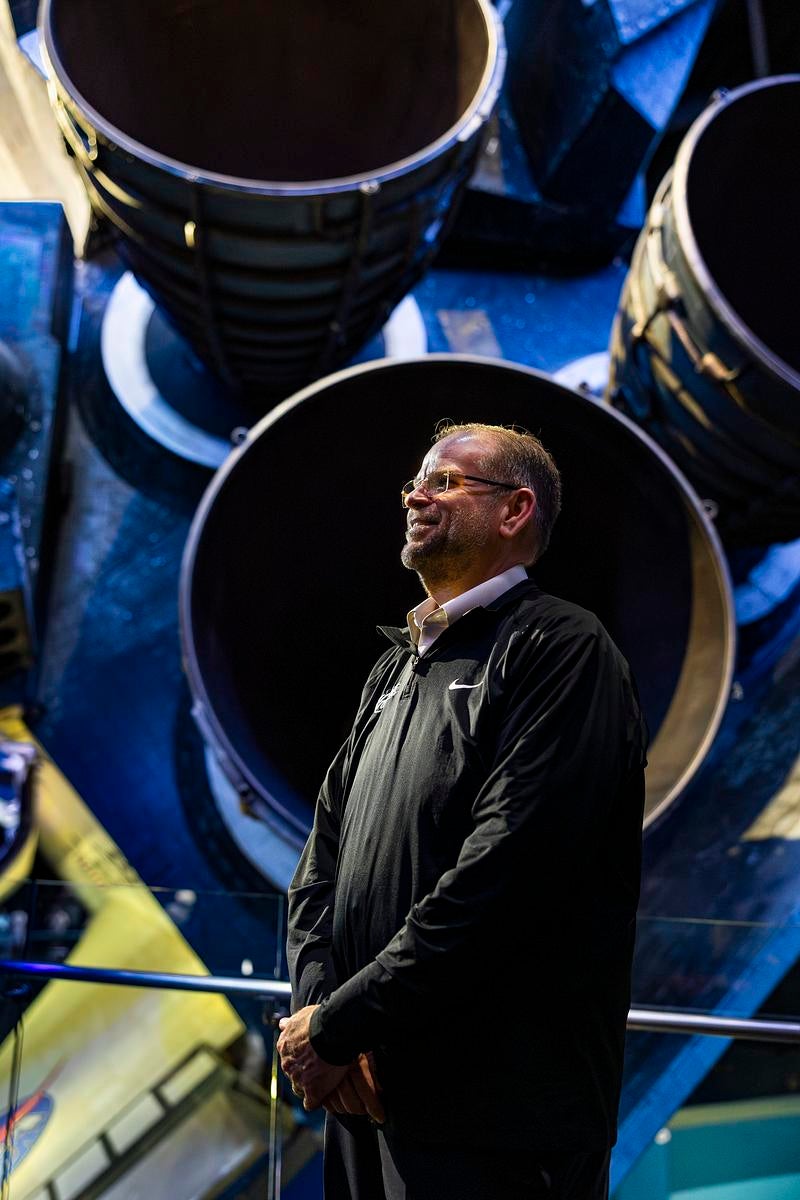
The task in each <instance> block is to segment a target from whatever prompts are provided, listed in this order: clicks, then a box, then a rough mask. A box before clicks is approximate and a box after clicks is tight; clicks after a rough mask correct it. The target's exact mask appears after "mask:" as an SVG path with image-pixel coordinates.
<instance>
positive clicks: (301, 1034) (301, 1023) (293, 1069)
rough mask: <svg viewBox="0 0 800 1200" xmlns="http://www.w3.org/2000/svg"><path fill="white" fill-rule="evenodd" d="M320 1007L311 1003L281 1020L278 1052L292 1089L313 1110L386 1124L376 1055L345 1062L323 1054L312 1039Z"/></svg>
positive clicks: (304, 1106)
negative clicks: (338, 1063) (330, 1060)
mask: <svg viewBox="0 0 800 1200" xmlns="http://www.w3.org/2000/svg"><path fill="white" fill-rule="evenodd" d="M317 1007H318V1005H316V1004H310V1005H308V1006H307V1007H306V1008H301V1009H300V1010H299V1012H296V1013H294V1014H293V1016H291V1017H282V1018H281V1021H280V1023H279V1024H280V1028H281V1035H280V1037H279V1038H278V1053H279V1054H280V1056H281V1067H282V1068H283V1070H284V1072H285V1074H286V1075H287V1076H288V1078H289V1080H290V1082H291V1084H292V1091H293V1092H294V1094H295V1095H296V1096H301V1097H302V1099H303V1108H305V1109H306V1110H307V1111H309V1112H310V1111H311V1110H312V1109H315V1108H320V1107H322V1108H324V1109H326V1111H327V1112H334V1113H337V1112H338V1113H349V1114H351V1115H352V1116H368V1117H372V1119H373V1121H377V1122H378V1123H379V1124H382V1123H383V1121H384V1120H385V1113H384V1109H383V1104H382V1102H381V1098H380V1085H379V1084H378V1081H377V1078H376V1075H375V1063H374V1060H373V1058H372V1055H371V1054H359V1056H358V1058H357V1059H355V1060H354V1061H353V1062H352V1063H348V1064H346V1065H345V1066H334V1065H333V1064H332V1063H327V1062H325V1060H324V1059H322V1058H320V1056H319V1055H318V1054H317V1052H316V1050H315V1049H314V1047H313V1046H312V1045H311V1039H310V1026H311V1015H312V1013H313V1012H314V1010H315V1009H316V1008H317Z"/></svg>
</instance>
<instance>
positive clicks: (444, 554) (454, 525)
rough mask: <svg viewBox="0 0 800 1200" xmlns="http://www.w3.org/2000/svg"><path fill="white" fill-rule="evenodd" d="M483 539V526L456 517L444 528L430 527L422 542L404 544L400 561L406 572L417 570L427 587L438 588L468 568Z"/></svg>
mask: <svg viewBox="0 0 800 1200" xmlns="http://www.w3.org/2000/svg"><path fill="white" fill-rule="evenodd" d="M484 540H485V530H484V527H483V523H482V522H480V523H479V522H478V520H477V518H474V519H470V517H468V516H466V515H465V514H458V515H457V516H456V515H454V516H453V517H452V518H451V520H450V521H449V523H448V524H447V525H442V524H441V523H440V522H437V523H435V524H433V525H432V527H431V528H430V529H429V531H428V532H427V533H426V535H425V537H424V538H423V539H422V541H420V542H416V541H413V540H412V541H407V542H406V544H405V546H403V549H402V551H401V552H400V561H401V562H402V564H403V566H404V567H407V568H408V570H409V571H416V572H417V574H418V575H419V577H420V579H422V581H423V583H425V584H426V585H427V586H428V588H430V587H431V586H435V585H437V584H438V585H440V586H441V585H442V584H446V583H449V582H451V581H452V580H456V579H459V578H460V577H461V576H462V575H463V574H464V573H465V571H467V570H468V569H469V567H470V565H471V564H472V562H473V561H474V559H475V557H476V555H477V553H478V551H479V549H480V548H481V547H482V546H483V543H484Z"/></svg>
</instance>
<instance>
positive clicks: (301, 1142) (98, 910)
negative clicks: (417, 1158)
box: [0, 864, 800, 1200]
mask: <svg viewBox="0 0 800 1200" xmlns="http://www.w3.org/2000/svg"><path fill="white" fill-rule="evenodd" d="M86 873H87V868H86V864H84V865H83V868H82V871H81V872H80V875H81V877H84V876H85V875H86ZM284 906H285V900H284V898H283V897H282V896H280V895H277V894H276V895H264V894H252V895H244V894H231V893H223V892H220V893H214V894H210V893H197V892H195V891H192V890H189V889H179V890H150V889H148V888H146V887H144V886H143V885H142V884H139V883H131V884H130V885H120V886H96V885H91V884H85V883H80V884H75V883H69V882H64V881H58V882H44V883H43V882H37V883H35V884H34V883H30V882H25V881H23V882H21V883H18V884H16V885H15V886H14V887H13V888H12V889H11V890H10V891H9V892H8V893H7V895H6V896H5V899H4V901H3V902H2V904H1V905H0V987H1V988H2V1004H0V1024H1V1025H2V1030H1V1031H0V1036H1V1037H2V1045H0V1088H2V1100H0V1107H2V1110H3V1115H2V1117H0V1155H1V1156H2V1158H1V1160H0V1163H1V1167H2V1170H1V1171H0V1179H2V1185H1V1188H2V1190H0V1196H2V1197H3V1198H7V1197H10V1198H12V1200H94V1198H95V1197H98V1198H99V1197H111V1198H113V1200H129V1198H131V1200H132V1198H134V1197H140V1196H141V1197H145V1196H146V1197H147V1200H161V1198H162V1197H163V1198H164V1200H184V1198H185V1200H189V1197H200V1198H202V1197H209V1200H210V1198H211V1197H212V1196H213V1197H221V1196H226V1197H227V1196H230V1197H233V1196H242V1197H243V1198H245V1200H250V1198H253V1200H254V1198H255V1197H259V1198H263V1197H267V1198H268V1200H277V1198H278V1197H283V1198H284V1200H319V1197H320V1196H321V1178H320V1177H321V1167H320V1155H319V1150H320V1148H321V1140H322V1128H321V1126H322V1122H321V1117H320V1115H319V1114H312V1115H308V1114H305V1113H304V1112H303V1111H302V1109H300V1108H299V1107H298V1105H297V1102H296V1100H295V1099H294V1097H293V1096H292V1094H291V1090H290V1088H289V1087H288V1084H287V1083H286V1081H285V1080H284V1079H283V1078H282V1076H281V1075H280V1072H279V1069H278V1064H277V1058H276V1054H275V1040H276V1023H277V1019H278V1017H279V1015H280V1013H281V1012H283V1011H286V1009H287V1007H288V985H287V984H286V982H285V977H286V970H285V962H284V959H283V949H282V947H283V941H284V924H285V908H284ZM795 937H797V938H798V939H800V926H795V925H794V924H791V923H790V924H788V925H783V926H780V927H776V926H770V925H767V924H758V923H745V922H739V921H728V922H724V921H717V922H709V921H704V920H697V921H689V920H686V919H658V920H655V919H653V918H649V917H646V918H643V919H642V922H641V925H640V937H639V942H638V949H637V956H636V962H635V968H634V976H633V996H632V1013H631V1026H632V1027H631V1029H630V1031H629V1034H628V1045H627V1056H626V1073H625V1083H624V1089H623V1096H622V1104H621V1110H620V1138H619V1144H618V1146H617V1149H616V1151H615V1154H614V1160H613V1161H614V1165H613V1175H612V1180H613V1189H614V1195H615V1197H616V1198H617V1200H673V1197H676V1194H677V1192H679V1191H685V1192H687V1195H686V1196H685V1197H684V1196H681V1197H680V1200H712V1193H709V1194H708V1196H700V1195H699V1194H698V1196H696V1197H695V1195H694V1193H693V1192H692V1188H693V1187H694V1186H695V1184H694V1183H692V1180H695V1179H696V1180H699V1181H700V1182H697V1184H696V1186H697V1187H698V1188H703V1187H710V1186H712V1183H713V1185H714V1186H716V1185H717V1184H722V1183H725V1182H726V1181H727V1182H731V1184H732V1185H733V1182H732V1181H734V1176H736V1179H737V1180H741V1179H744V1176H745V1174H746V1172H747V1171H751V1172H760V1175H759V1174H756V1175H752V1176H751V1177H752V1178H761V1177H762V1176H763V1177H764V1178H767V1177H769V1178H770V1179H771V1178H772V1177H773V1176H774V1177H775V1178H776V1179H778V1176H781V1178H782V1176H783V1175H786V1176H787V1177H788V1176H789V1175H791V1174H792V1172H793V1167H792V1162H793V1160H791V1155H787V1154H783V1153H782V1154H778V1155H774V1156H773V1157H774V1164H775V1169H774V1171H770V1170H767V1168H766V1166H765V1162H764V1161H763V1159H764V1156H765V1155H766V1154H767V1153H768V1150H767V1149H766V1148H765V1147H769V1146H771V1145H772V1144H773V1142H774V1141H775V1139H776V1138H777V1137H778V1136H779V1135H780V1136H781V1137H783V1136H784V1135H785V1134H786V1132H787V1130H791V1131H793V1132H795V1131H796V1132H798V1133H800V1036H799V1035H800V1029H799V1028H798V1026H800V1020H799V1019H798V1018H799V1017H800V984H797V985H795V984H794V983H793V977H792V976H791V973H790V974H789V977H788V980H784V981H783V983H781V980H782V979H783V977H784V975H786V972H787V970H788V968H789V967H790V966H791V964H792V962H793V961H794V959H793V957H792V947H793V945H794V939H795ZM796 956H797V952H796V951H795V952H794V957H796ZM26 964H28V965H26ZM30 964H38V966H34V965H30ZM48 972H49V973H50V974H51V975H52V976H53V977H48ZM141 972H144V973H146V978H140V977H139V975H138V973H141ZM187 989H190V990H187ZM698 1015H699V1017H700V1019H701V1021H700V1025H699V1026H698V1027H695V1028H692V1027H691V1021H692V1019H695V1020H696V1018H697V1017H698ZM687 1018H688V1021H687ZM731 1020H734V1021H738V1022H739V1027H738V1028H737V1027H734V1026H731V1028H730V1030H729V1032H730V1033H732V1034H733V1035H735V1036H736V1037H737V1039H739V1038H741V1039H742V1040H736V1041H735V1042H732V1041H731V1040H730V1039H726V1038H725V1037H720V1036H712V1034H716V1035H719V1034H720V1033H724V1032H725V1026H724V1022H725V1021H731ZM753 1020H754V1021H756V1022H757V1023H758V1025H759V1028H756V1027H755V1026H752V1025H748V1024H747V1022H749V1021H753ZM659 1022H660V1023H661V1026H660V1027H659V1026H658V1023H659ZM664 1022H669V1023H671V1026H672V1027H673V1028H675V1029H677V1030H681V1031H680V1032H666V1031H665V1026H664ZM682 1022H685V1023H686V1024H687V1027H686V1028H685V1029H682V1024H681V1023H682ZM702 1022H705V1023H706V1025H705V1027H703V1025H702ZM709 1022H710V1024H709ZM768 1022H772V1023H773V1024H772V1027H770V1026H769V1025H768ZM649 1026H654V1027H653V1028H649ZM754 1034H755V1035H756V1036H762V1037H769V1038H771V1039H772V1040H770V1041H769V1042H756V1041H753V1040H752V1037H753V1035H754ZM782 1034H783V1035H784V1041H783V1043H781V1042H779V1041H778V1040H776V1039H778V1038H780V1037H781V1035H782ZM745 1127H746V1131H747V1138H748V1140H749V1144H750V1145H751V1146H753V1147H755V1146H756V1144H758V1145H761V1143H762V1141H763V1146H762V1148H761V1150H759V1152H758V1154H756V1151H755V1149H754V1150H753V1153H752V1154H751V1155H750V1156H749V1157H748V1156H747V1155H744V1154H743V1153H740V1154H739V1156H738V1158H736V1157H735V1156H731V1154H730V1153H728V1151H725V1152H724V1153H723V1152H721V1151H720V1150H719V1149H718V1148H717V1147H718V1146H721V1147H726V1146H727V1145H728V1142H729V1141H730V1142H732V1143H734V1144H735V1142H736V1130H737V1129H738V1130H739V1133H740V1134H741V1133H742V1131H743V1130H745ZM715 1139H716V1140H715ZM795 1142H797V1143H798V1144H800V1138H795ZM759 1154H760V1155H761V1157H760V1158H759ZM673 1159H674V1161H673ZM715 1159H719V1160H720V1161H719V1163H718V1166H717V1167H712V1166H711V1165H710V1164H711V1163H712V1162H713V1160H715ZM734 1162H736V1163H737V1164H738V1165H736V1166H735V1168H734V1165H733V1164H734ZM701 1167H702V1169H701ZM715 1170H717V1175H715V1174H714V1171H715ZM693 1172H694V1173H693ZM797 1175H798V1179H797V1181H796V1182H797V1184H798V1187H800V1161H798V1164H797ZM676 1180H677V1181H678V1182H677V1183H676ZM678 1183H680V1187H679V1186H678ZM776 1186H777V1185H776ZM659 1189H660V1190H659ZM664 1189H666V1190H664ZM689 1193H691V1195H689ZM776 1194H777V1193H776ZM793 1194H794V1193H793V1192H787V1193H786V1195H787V1196H788V1195H793ZM767 1195H771V1193H768V1192H764V1196H765V1197H766V1196H767ZM798 1195H800V1190H798ZM732 1196H733V1193H732ZM676 1200H677V1197H676ZM725 1200H728V1197H727V1195H726V1196H725ZM742 1200H744V1193H743V1194H742Z"/></svg>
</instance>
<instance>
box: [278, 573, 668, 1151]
mask: <svg viewBox="0 0 800 1200" xmlns="http://www.w3.org/2000/svg"><path fill="white" fill-rule="evenodd" d="M382 632H383V633H384V634H385V635H386V636H387V637H388V638H389V640H390V642H391V643H392V645H391V647H390V648H389V649H388V650H387V651H386V652H385V653H384V654H383V655H382V657H381V658H380V659H379V660H378V662H377V663H376V665H375V667H374V668H373V670H372V671H371V673H370V675H369V678H368V679H367V682H366V685H365V687H364V691H363V694H362V697H361V703H360V706H359V710H358V714H357V716H356V719H355V723H354V725H353V729H352V732H351V734H350V737H349V738H348V740H347V741H346V743H345V744H344V746H343V747H342V749H341V750H340V752H339V754H338V755H337V757H336V759H335V760H334V762H333V765H332V766H331V768H330V770H329V772H328V775H327V777H326V779H325V782H324V784H323V787H322V790H321V792H320V796H319V800H318V803H317V809H316V815H315V821H314V828H313V831H312V833H311V837H310V838H309V841H308V844H307V845H306V848H305V850H304V852H303V856H302V858H301V861H300V864H299V866H298V868H297V872H296V874H295V877H294V880H293V882H292V885H291V888H290V891H289V940H288V957H289V968H290V973H291V979H292V986H293V990H294V1008H295V1010H296V1009H298V1008H300V1007H302V1006H304V1005H306V1004H315V1003H318V1004H320V1005H321V1007H320V1008H319V1009H318V1010H317V1012H316V1013H315V1014H314V1016H313V1018H312V1045H313V1046H314V1048H315V1049H316V1050H317V1052H318V1053H319V1054H320V1055H321V1057H322V1058H324V1059H325V1060H326V1061H328V1062H331V1063H344V1062H349V1061H350V1060H351V1059H353V1058H354V1057H355V1056H356V1054H357V1053H358V1052H360V1051H364V1050H373V1051H374V1052H375V1054H376V1058H377V1065H378V1072H379V1076H380V1080H381V1083H382V1084H383V1087H384V1099H385V1103H386V1108H387V1120H388V1122H389V1125H390V1126H391V1128H392V1131H393V1132H394V1133H395V1135H397V1136H406V1137H408V1138H411V1139H415V1140H418V1141H422V1142H440V1143H441V1142H449V1143H451V1144H458V1143H459V1142H469V1143H471V1144H475V1142H476V1140H477V1141H478V1142H480V1143H481V1144H484V1145H487V1146H491V1145H495V1146H498V1145H503V1144H515V1145H517V1146H519V1145H520V1144H521V1139H526V1141H525V1142H524V1143H522V1144H528V1145H531V1146H537V1145H541V1146H544V1147H548V1148H558V1149H565V1150H568V1149H572V1148H575V1149H580V1150H582V1151H590V1150H592V1149H602V1148H605V1147H607V1146H609V1145H611V1144H612V1143H613V1141H614V1139H615V1136H616V1112H617V1107H618V1101H619V1090H620V1080H621V1071H622V1049H623V1038H624V1029H625V1019H626V1015H627V1010H628V1005H629V988H630V985H629V979H630V964H631V957H632V952H633V937H634V920H635V911H636V904H637V900H638V894H639V873H640V847H641V818H642V806H643V798H644V765H645V746H646V730H645V726H644V722H643V719H642V717H641V713H640V709H639V704H638V700H637V696H636V689H635V686H634V684H633V682H632V680H631V676H630V671H629V668H628V665H627V663H626V662H625V660H624V658H623V657H622V655H621V654H620V653H619V651H618V650H617V648H616V647H615V646H614V644H613V642H612V641H611V639H610V638H609V636H608V634H607V633H606V631H605V629H604V628H603V626H602V625H601V624H600V622H599V621H598V620H597V618H596V617H594V616H593V615H592V614H591V613H588V612H586V611H585V610H583V609H580V608H578V607H576V606H575V605H572V604H569V603H567V602H565V601H562V600H558V599H556V598H555V597H552V596H549V595H546V594H545V593H543V592H541V591H540V590H539V589H538V588H537V587H536V585H535V584H533V583H532V582H523V583H521V584H518V585H517V586H515V587H513V588H512V589H510V590H509V591H508V592H506V593H505V594H504V595H502V596H501V597H499V598H498V599H497V600H495V601H494V602H493V603H491V604H489V605H488V606H487V607H486V608H478V609H473V610H472V611H471V612H469V613H467V614H465V615H464V616H463V617H461V618H460V620H458V621H457V622H456V623H455V624H454V625H452V626H451V627H449V628H447V629H445V630H444V631H443V632H442V633H441V634H440V636H439V637H438V638H437V640H436V642H435V643H434V645H433V646H432V647H431V649H430V650H429V651H428V652H427V653H426V654H425V655H423V656H422V657H420V656H419V655H418V654H417V651H416V649H415V648H414V646H413V644H412V643H411V641H410V639H409V636H408V631H407V630H401V629H394V628H385V629H383V630H382Z"/></svg>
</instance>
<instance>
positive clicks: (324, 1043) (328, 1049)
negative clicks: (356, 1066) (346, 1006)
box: [309, 1000, 359, 1067]
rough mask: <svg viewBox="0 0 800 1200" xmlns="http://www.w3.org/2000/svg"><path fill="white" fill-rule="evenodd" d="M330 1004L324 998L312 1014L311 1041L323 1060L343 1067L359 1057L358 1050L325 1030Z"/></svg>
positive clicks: (310, 1025)
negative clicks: (326, 1012) (326, 1014)
mask: <svg viewBox="0 0 800 1200" xmlns="http://www.w3.org/2000/svg"><path fill="white" fill-rule="evenodd" d="M327 1006H328V1001H327V1000H323V1002H322V1004H320V1006H319V1008H316V1009H315V1010H314V1012H313V1013H312V1014H311V1021H310V1022H309V1041H310V1042H311V1046H312V1048H313V1049H314V1051H315V1052H316V1053H317V1054H318V1055H319V1056H320V1058H321V1059H322V1060H323V1062H326V1063H330V1064H331V1066H335V1067H343V1066H345V1065H346V1064H347V1063H350V1062H352V1061H353V1059H354V1058H357V1057H358V1053H359V1052H358V1050H351V1048H350V1047H349V1046H346V1045H345V1043H344V1042H337V1040H336V1038H332V1037H330V1036H328V1034H327V1033H326V1030H325V1010H326V1008H327Z"/></svg>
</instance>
